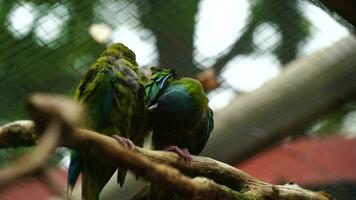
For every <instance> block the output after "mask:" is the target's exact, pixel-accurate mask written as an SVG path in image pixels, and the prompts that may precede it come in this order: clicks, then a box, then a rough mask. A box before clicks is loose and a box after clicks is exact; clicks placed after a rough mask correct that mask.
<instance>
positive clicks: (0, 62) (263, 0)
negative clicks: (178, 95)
mask: <svg viewBox="0 0 356 200" xmlns="http://www.w3.org/2000/svg"><path fill="white" fill-rule="evenodd" d="M0 22H1V23H0V97H1V98H0V122H1V124H3V123H5V122H9V121H11V120H16V119H21V118H26V111H25V108H24V106H23V102H24V101H23V100H24V98H25V97H26V95H28V94H29V93H31V92H38V91H41V92H54V93H63V94H67V95H69V96H70V95H72V93H73V90H74V88H75V86H76V84H77V83H78V82H79V80H80V77H81V76H82V75H83V74H84V73H85V72H86V71H87V69H88V68H89V67H90V65H91V64H92V63H93V62H94V61H95V58H96V57H97V56H98V55H99V54H100V52H101V51H103V49H104V48H105V46H106V45H107V44H109V43H112V42H118V41H120V42H123V43H125V44H126V45H128V46H129V47H130V48H132V49H133V50H134V51H135V52H136V55H137V58H138V63H139V64H140V66H142V67H147V66H151V65H160V66H165V67H169V68H173V69H175V70H176V71H177V73H178V75H180V76H191V77H201V75H202V74H203V73H204V72H206V69H214V71H213V72H214V74H216V76H217V79H218V81H219V86H220V87H218V88H215V87H213V88H209V89H210V90H212V91H211V92H210V94H209V97H211V103H212V104H214V106H215V107H216V109H218V108H221V107H223V106H226V105H227V104H228V103H229V99H230V100H231V99H234V97H235V96H238V94H239V92H243V93H244V92H250V91H253V90H254V89H255V88H257V87H258V86H260V85H261V84H263V83H264V81H266V80H268V79H270V78H273V77H275V76H276V75H277V74H278V73H279V72H280V71H282V70H283V66H285V64H286V63H289V62H290V61H292V60H294V59H297V58H300V57H303V56H305V55H308V54H310V53H311V52H313V51H315V50H318V49H322V48H323V47H326V46H329V45H331V44H332V43H333V42H335V41H337V40H339V39H340V38H342V37H343V36H346V35H348V34H349V33H350V31H349V29H347V28H346V27H345V26H344V25H343V24H340V23H338V22H337V21H335V20H334V19H332V18H331V17H330V16H329V15H328V14H327V13H326V12H324V11H323V10H321V9H320V8H318V7H316V6H314V5H313V4H310V3H309V2H308V1H297V0H275V1H269V0H254V1H247V0H244V1H242V0H241V1H236V2H235V1H233V0H226V1H214V0H200V1H199V0H192V1H167V0H146V1H140V0H134V1H129V0H87V1H79V0H73V1H71V0H67V1H64V0H62V1H52V0H35V1H26V0H13V1H7V0H0ZM330 31H333V32H330ZM210 78H211V77H210ZM249 79H250V81H249ZM239 80H243V81H245V82H243V81H239ZM251 80H254V81H252V82H251ZM214 86H216V85H214ZM219 98H220V99H219ZM221 99H223V100H221ZM352 109H353V108H352ZM349 111H350V110H347V112H349ZM347 112H344V114H345V113H347ZM355 183H356V180H355V182H354V183H353V184H355ZM351 185H352V184H351ZM344 186H345V185H344ZM344 186H343V187H344ZM313 187H314V186H313ZM315 187H316V188H318V186H317V185H316V186H315ZM345 187H346V186H345ZM330 188H333V187H329V189H330ZM345 191H349V190H348V189H345V190H342V192H341V193H340V194H335V195H336V196H337V195H340V196H337V197H338V198H339V199H342V196H343V195H345ZM352 191H353V192H355V189H352ZM345 199H347V198H345ZM349 199H350V198H349Z"/></svg>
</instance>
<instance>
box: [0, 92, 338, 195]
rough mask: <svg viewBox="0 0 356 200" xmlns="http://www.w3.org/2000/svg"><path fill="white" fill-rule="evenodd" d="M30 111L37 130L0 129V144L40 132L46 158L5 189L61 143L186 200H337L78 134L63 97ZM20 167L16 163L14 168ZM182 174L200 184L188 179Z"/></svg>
mask: <svg viewBox="0 0 356 200" xmlns="http://www.w3.org/2000/svg"><path fill="white" fill-rule="evenodd" d="M29 105H30V106H29V107H30V114H31V116H32V117H33V119H34V121H35V124H36V126H35V125H34V123H30V122H26V123H24V121H19V122H18V123H16V122H14V123H11V124H8V125H5V126H4V127H6V128H5V129H4V127H3V128H1V129H0V138H1V143H2V144H7V145H4V146H6V147H8V146H12V144H11V142H12V141H14V140H13V138H11V137H12V136H13V135H16V134H12V130H14V131H16V132H21V133H23V134H31V135H33V134H36V133H35V132H33V131H34V130H37V133H38V134H37V135H42V137H41V138H40V142H39V145H38V147H37V150H38V151H39V150H41V152H38V151H34V152H33V153H35V152H37V154H38V155H36V156H32V157H33V158H37V159H34V161H33V162H32V164H31V166H32V167H26V165H25V167H22V168H25V169H26V170H25V171H26V173H23V172H22V171H23V169H22V168H21V167H13V168H7V169H4V170H3V171H0V183H2V184H6V183H8V182H10V181H9V180H13V179H17V178H20V177H23V174H29V173H31V172H32V173H33V172H35V171H36V169H38V168H40V166H43V165H44V164H45V163H44V161H45V160H46V159H48V156H49V153H51V152H53V151H54V149H55V147H56V146H57V145H58V144H59V143H60V144H61V145H62V146H65V147H69V148H75V149H80V150H81V151H85V152H87V153H89V154H91V155H92V156H95V157H97V158H100V157H103V155H105V159H110V160H115V161H116V162H117V165H118V166H120V167H125V168H128V169H130V170H131V171H133V172H134V173H135V174H136V175H138V176H142V177H143V178H145V179H147V180H149V181H151V182H155V183H158V184H161V185H162V187H164V188H166V189H167V190H170V191H172V192H174V193H175V194H177V195H179V196H181V197H183V198H185V199H227V200H228V199H271V198H273V199H301V200H303V199H308V200H309V199H310V200H314V199H315V200H327V199H332V198H331V197H330V196H328V195H327V194H325V193H320V192H312V191H309V190H305V189H303V188H301V187H299V186H297V185H294V184H292V185H271V184H268V183H264V182H262V181H259V180H257V179H256V178H254V177H252V176H250V175H248V174H246V173H244V172H242V171H240V170H238V169H235V168H233V167H231V166H229V165H226V164H224V163H221V162H218V161H215V160H212V159H209V158H204V157H199V156H194V158H193V161H192V162H191V163H190V164H187V163H186V162H184V161H182V160H181V159H180V158H179V157H178V156H177V155H176V154H174V153H170V152H162V151H152V150H146V149H142V148H139V147H135V149H134V151H130V150H127V149H126V148H124V147H122V146H121V145H120V144H119V143H118V142H117V141H116V140H114V139H113V138H111V137H107V136H104V135H101V134H98V133H96V132H93V131H89V130H84V129H78V128H74V127H73V126H74V125H76V124H80V121H81V120H80V119H82V117H81V113H82V110H81V109H80V108H78V105H77V104H75V103H72V102H71V101H69V100H67V99H65V98H62V97H52V96H46V95H36V96H33V97H32V98H31V99H30V104H29ZM24 124H25V125H24ZM22 125H24V126H22ZM4 130H6V131H4ZM42 132H43V134H41V133H42ZM6 135H7V136H8V137H6ZM10 136H11V137H10ZM21 138H25V139H24V141H27V143H26V144H28V138H37V137H21ZM21 138H19V139H18V140H16V141H17V142H16V143H15V144H14V146H18V145H19V144H20V143H21V142H20V140H21ZM41 141H42V142H41ZM45 141H46V142H45ZM33 143H34V142H33ZM44 143H45V144H44ZM45 147H46V148H45ZM40 148H41V149H40ZM17 164H18V163H17ZM17 164H16V163H15V165H14V166H16V165H17ZM19 166H21V165H19ZM33 166H35V167H33ZM20 169H21V170H20ZM178 169H179V170H181V171H182V172H184V173H185V174H187V175H189V176H192V177H195V178H190V177H188V176H186V175H183V174H182V173H181V172H180V171H179V170H178ZM10 172H11V173H10ZM20 172H21V173H20ZM4 174H5V175H6V174H12V176H10V177H11V179H9V178H6V177H9V175H7V176H5V175H4ZM202 176H204V177H202ZM208 178H209V179H208ZM212 180H214V181H212Z"/></svg>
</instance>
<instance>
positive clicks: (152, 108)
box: [147, 104, 157, 112]
mask: <svg viewBox="0 0 356 200" xmlns="http://www.w3.org/2000/svg"><path fill="white" fill-rule="evenodd" d="M147 110H148V111H149V112H155V111H156V110H157V104H154V105H152V106H150V107H148V108H147Z"/></svg>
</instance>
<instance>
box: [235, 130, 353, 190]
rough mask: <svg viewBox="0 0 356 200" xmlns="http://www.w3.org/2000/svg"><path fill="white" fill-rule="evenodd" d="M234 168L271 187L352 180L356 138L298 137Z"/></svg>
mask: <svg viewBox="0 0 356 200" xmlns="http://www.w3.org/2000/svg"><path fill="white" fill-rule="evenodd" d="M237 167H238V168H239V169H241V170H243V171H245V172H247V173H248V174H250V175H252V176H255V177H256V178H258V179H260V180H263V181H266V182H269V183H273V184H283V183H285V182H296V183H298V184H301V185H303V184H304V185H317V184H320V183H331V182H336V181H347V180H349V181H356V139H355V138H353V139H347V138H345V137H343V136H328V137H320V138H301V139H297V140H295V141H292V142H289V143H285V144H281V145H279V146H277V147H274V148H272V149H269V150H267V151H264V152H262V153H260V154H258V155H256V156H254V157H253V158H251V159H249V160H247V161H245V162H243V163H241V164H239V165H237Z"/></svg>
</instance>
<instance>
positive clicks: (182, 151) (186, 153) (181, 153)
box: [164, 145, 193, 163]
mask: <svg viewBox="0 0 356 200" xmlns="http://www.w3.org/2000/svg"><path fill="white" fill-rule="evenodd" d="M164 150H165V151H173V152H176V153H177V154H178V155H179V156H180V157H181V158H183V159H184V160H185V161H187V162H189V163H190V162H191V161H192V160H193V157H192V155H190V153H189V151H188V149H186V148H182V149H181V148H179V147H177V146H175V145H171V146H167V147H166V148H164Z"/></svg>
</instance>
